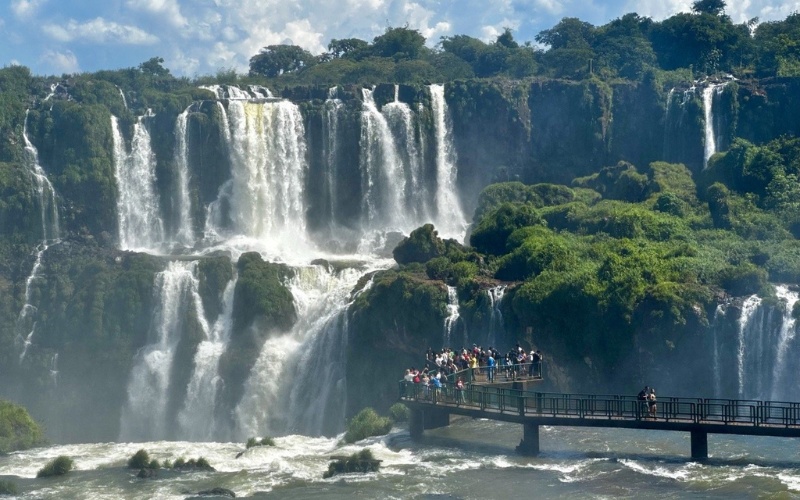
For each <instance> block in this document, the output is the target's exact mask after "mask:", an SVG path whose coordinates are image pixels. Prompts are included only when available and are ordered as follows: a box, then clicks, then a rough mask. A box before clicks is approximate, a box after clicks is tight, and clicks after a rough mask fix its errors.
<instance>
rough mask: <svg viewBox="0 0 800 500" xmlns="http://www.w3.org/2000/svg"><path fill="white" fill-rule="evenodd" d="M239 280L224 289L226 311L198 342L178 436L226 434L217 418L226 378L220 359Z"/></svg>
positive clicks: (197, 437)
mask: <svg viewBox="0 0 800 500" xmlns="http://www.w3.org/2000/svg"><path fill="white" fill-rule="evenodd" d="M235 287H236V280H235V279H234V280H231V281H230V282H229V283H228V285H227V286H226V287H225V291H224V293H223V298H222V302H223V306H222V312H221V313H220V315H219V317H218V318H217V320H216V322H215V323H214V326H213V327H212V328H211V329H210V330H209V331H208V335H207V336H206V338H205V339H204V340H203V341H202V342H201V343H200V344H199V345H198V346H197V351H196V353H195V355H194V373H193V374H192V378H191V380H190V381H189V385H188V387H187V391H186V401H184V403H183V408H182V409H181V411H180V413H178V426H179V432H178V436H177V437H178V438H179V439H187V440H189V441H204V440H207V441H211V440H213V439H214V438H215V437H217V436H219V435H221V434H223V431H222V429H220V428H219V427H218V422H217V421H216V418H215V413H216V412H215V411H214V404H215V402H216V399H217V392H218V391H219V386H220V384H221V383H222V380H221V379H220V378H219V360H220V357H221V356H222V354H223V353H224V352H225V349H226V348H227V346H228V341H229V340H230V335H231V326H232V325H233V320H232V317H231V315H232V313H233V291H234V289H235Z"/></svg>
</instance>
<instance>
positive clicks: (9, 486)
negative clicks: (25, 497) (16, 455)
mask: <svg viewBox="0 0 800 500" xmlns="http://www.w3.org/2000/svg"><path fill="white" fill-rule="evenodd" d="M18 494H19V490H17V485H16V484H14V483H12V482H11V481H6V480H4V479H2V480H0V495H18Z"/></svg>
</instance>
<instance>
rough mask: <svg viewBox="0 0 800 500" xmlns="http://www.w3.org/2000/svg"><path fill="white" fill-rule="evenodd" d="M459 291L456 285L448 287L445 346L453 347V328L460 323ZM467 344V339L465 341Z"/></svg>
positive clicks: (443, 343)
mask: <svg viewBox="0 0 800 500" xmlns="http://www.w3.org/2000/svg"><path fill="white" fill-rule="evenodd" d="M459 317H460V315H459V313H458V291H457V290H456V287H454V286H448V287H447V317H446V318H445V319H444V340H443V342H442V345H443V346H444V347H452V341H453V329H454V328H455V326H456V324H457V323H458V318H459ZM464 343H465V344H466V339H465V341H464Z"/></svg>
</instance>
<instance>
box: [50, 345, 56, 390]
mask: <svg viewBox="0 0 800 500" xmlns="http://www.w3.org/2000/svg"><path fill="white" fill-rule="evenodd" d="M50 380H52V381H53V387H58V353H55V354H53V357H52V358H50Z"/></svg>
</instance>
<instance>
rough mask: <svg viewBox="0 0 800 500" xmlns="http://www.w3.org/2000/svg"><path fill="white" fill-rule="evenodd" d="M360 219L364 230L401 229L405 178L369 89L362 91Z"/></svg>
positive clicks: (387, 125)
mask: <svg viewBox="0 0 800 500" xmlns="http://www.w3.org/2000/svg"><path fill="white" fill-rule="evenodd" d="M362 95H363V98H364V102H363V110H362V112H361V140H360V142H361V144H360V148H361V160H360V164H361V175H362V178H361V179H362V180H361V183H362V190H361V191H362V196H363V201H362V207H363V213H362V217H363V219H364V222H365V226H366V228H367V229H377V228H381V229H390V230H392V229H393V230H398V229H402V228H404V227H405V211H404V203H403V200H404V199H405V177H404V175H403V174H402V168H403V167H402V164H401V162H400V159H399V155H398V152H397V146H396V145H395V142H394V137H392V133H391V130H390V128H389V124H388V122H387V121H386V117H385V116H384V115H383V114H381V112H380V111H378V108H377V106H376V105H375V100H374V99H373V97H372V90H369V89H362Z"/></svg>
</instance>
